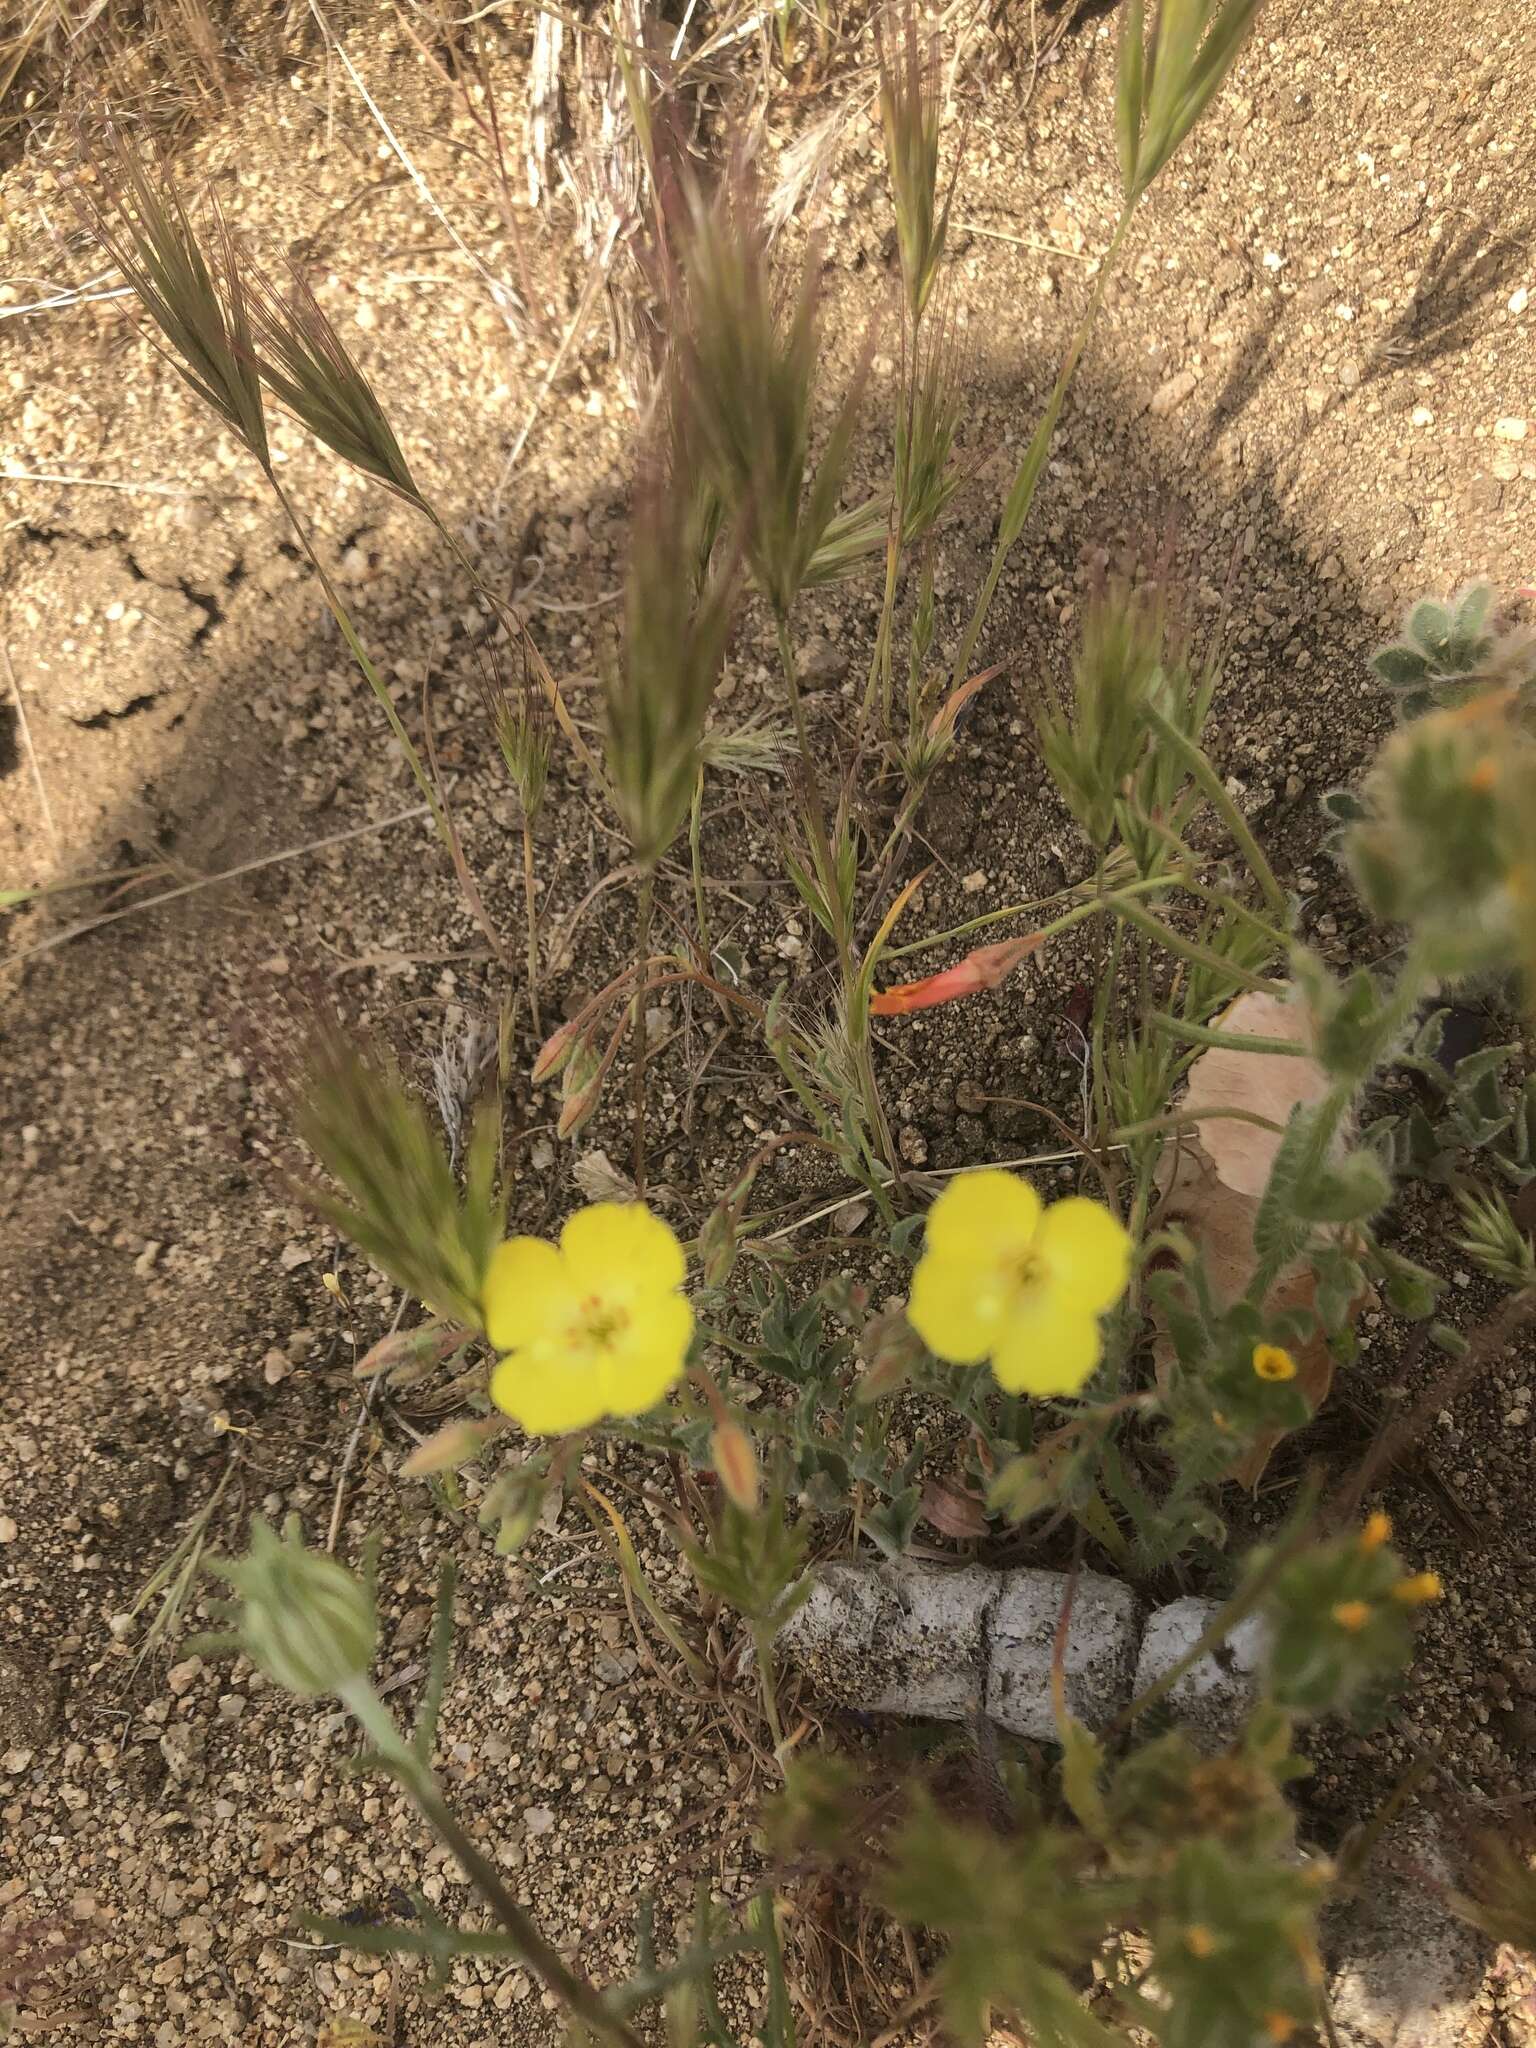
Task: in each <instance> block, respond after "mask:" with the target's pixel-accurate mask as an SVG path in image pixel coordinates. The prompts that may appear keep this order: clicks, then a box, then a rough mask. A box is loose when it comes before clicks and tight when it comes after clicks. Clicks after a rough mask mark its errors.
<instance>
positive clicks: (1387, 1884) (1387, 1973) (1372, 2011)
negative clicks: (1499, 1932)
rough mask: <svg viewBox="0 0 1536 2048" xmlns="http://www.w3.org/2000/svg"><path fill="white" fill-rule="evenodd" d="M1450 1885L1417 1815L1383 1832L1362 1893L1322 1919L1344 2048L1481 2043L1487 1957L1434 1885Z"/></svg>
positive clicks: (1439, 1851) (1433, 1836)
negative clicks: (1479, 2011) (1475, 2026)
mask: <svg viewBox="0 0 1536 2048" xmlns="http://www.w3.org/2000/svg"><path fill="white" fill-rule="evenodd" d="M1451 1882H1452V1872H1451V1869H1450V1867H1449V1865H1448V1863H1447V1861H1446V1858H1445V1853H1444V1850H1443V1848H1442V1847H1441V1844H1440V1840H1439V1837H1438V1833H1437V1831H1436V1830H1435V1829H1434V1828H1433V1825H1432V1824H1431V1823H1430V1822H1429V1821H1428V1820H1427V1819H1426V1818H1425V1817H1422V1816H1414V1817H1413V1818H1412V1819H1410V1820H1406V1821H1399V1822H1398V1823H1396V1825H1394V1826H1392V1827H1389V1828H1388V1829H1387V1830H1386V1832H1385V1833H1384V1834H1383V1836H1382V1839H1381V1841H1380V1842H1379V1843H1378V1844H1377V1847H1376V1849H1375V1852H1374V1853H1373V1855H1372V1857H1371V1861H1370V1866H1369V1869H1368V1870H1367V1872H1366V1881H1365V1883H1364V1884H1363V1885H1362V1886H1361V1888H1360V1890H1359V1892H1358V1893H1357V1894H1356V1896H1355V1897H1354V1898H1353V1899H1351V1900H1350V1901H1349V1902H1348V1904H1346V1905H1343V1906H1340V1907H1337V1908H1335V1909H1334V1911H1333V1912H1331V1913H1329V1914H1327V1915H1325V1918H1324V1948H1325V1951H1326V1952H1327V1953H1328V1955H1329V1956H1330V1957H1331V1958H1332V1959H1333V1961H1334V1963H1335V1969H1334V1975H1333V1978H1332V1981H1331V1983H1330V1986H1329V1993H1328V2002H1329V2007H1330V2009H1331V2011H1332V2015H1333V2023H1334V2027H1335V2029H1336V2030H1337V2033H1338V2038H1339V2041H1340V2043H1341V2048H1462V2043H1463V2042H1465V2041H1467V2040H1470V2039H1473V2038H1476V2037H1475V2036H1474V2034H1473V2032H1472V2023H1473V2020H1474V2018H1475V2013H1476V2007H1477V2004H1478V1995H1479V1993H1480V1991H1481V1989H1482V1983H1483V1976H1484V1970H1485V1966H1486V1962H1487V1951H1486V1949H1485V1946H1484V1944H1483V1943H1482V1942H1481V1941H1480V1940H1479V1938H1478V1936H1477V1935H1476V1934H1475V1933H1474V1932H1473V1930H1472V1929H1471V1928H1470V1927H1468V1926H1467V1925H1466V1924H1465V1922H1463V1921H1461V1920H1457V1919H1455V1918H1453V1917H1452V1915H1451V1914H1450V1913H1449V1912H1447V1911H1446V1909H1445V1907H1444V1906H1443V1905H1442V1904H1441V1902H1440V1900H1439V1899H1438V1898H1436V1897H1435V1895H1434V1892H1433V1891H1432V1890H1431V1889H1430V1887H1431V1886H1434V1885H1449V1884H1450V1883H1451Z"/></svg>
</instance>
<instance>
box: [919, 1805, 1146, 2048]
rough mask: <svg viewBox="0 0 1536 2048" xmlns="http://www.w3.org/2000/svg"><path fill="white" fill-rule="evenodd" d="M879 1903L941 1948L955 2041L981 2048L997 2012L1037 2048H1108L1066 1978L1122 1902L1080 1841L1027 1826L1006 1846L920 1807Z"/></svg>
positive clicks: (1108, 2039)
mask: <svg viewBox="0 0 1536 2048" xmlns="http://www.w3.org/2000/svg"><path fill="white" fill-rule="evenodd" d="M880 1893H881V1897H882V1899H883V1901H884V1903H885V1905H886V1906H887V1907H888V1909H889V1910H890V1911H891V1912H893V1913H895V1914H896V1915H897V1916H898V1917H899V1918H901V1919H903V1920H906V1921H912V1922H916V1923H917V1924H918V1925H920V1926H923V1927H927V1928H930V1929H931V1930H932V1931H933V1932H934V1933H937V1934H942V1935H943V1936H944V1937H945V1948H944V1954H943V1959H942V1961H941V1962H940V1964H939V1967H938V1975H937V1982H938V1989H939V1997H940V2002H941V2004H942V2007H943V2012H944V2017H945V2021H946V2023H947V2025H948V2027H949V2029H950V2031H951V2032H952V2033H953V2034H954V2036H955V2038H956V2039H957V2040H958V2041H960V2042H962V2043H980V2042H982V2041H984V2040H985V2038H986V2034H987V2028H988V2021H989V2014H990V2012H991V2010H992V2009H993V2008H994V2007H996V2008H998V2009H1000V2010H1002V2011H1006V2012H1016V2013H1020V2014H1027V2015H1028V2019H1029V2026H1030V2031H1031V2033H1032V2034H1033V2036H1034V2038H1035V2039H1036V2040H1037V2041H1038V2042H1040V2043H1041V2048H1046V2044H1049V2048H1111V2044H1112V2043H1113V2040H1114V2036H1113V2035H1112V2034H1111V2033H1110V2032H1109V2031H1108V2029H1107V2028H1106V2027H1104V2026H1103V2025H1102V2024H1101V2023H1100V2022H1099V2021H1098V2020H1096V2019H1094V2018H1093V2017H1092V2016H1091V2015H1090V2014H1089V2013H1088V2012H1087V2011H1086V2009H1085V2008H1084V2005H1083V2002H1082V2000H1081V1998H1080V1997H1079V1996H1078V1993H1077V1992H1076V1990H1074V1988H1073V1986H1072V1983H1071V1981H1070V1978H1069V1975H1068V1973H1069V1972H1070V1971H1071V1970H1073V1969H1074V1967H1076V1966H1079V1965H1080V1964H1081V1963H1082V1962H1083V1961H1084V1960H1085V1958H1086V1956H1087V1954H1088V1953H1089V1952H1090V1951H1091V1949H1092V1947H1093V1946H1094V1944H1095V1942H1096V1940H1097V1939H1098V1938H1099V1937H1100V1936H1101V1935H1102V1932H1103V1929H1104V1925H1105V1921H1106V1919H1107V1918H1109V1917H1110V1916H1111V1915H1112V1914H1113V1912H1114V1910H1115V1906H1116V1904H1117V1902H1118V1900H1119V1898H1120V1897H1121V1896H1123V1895H1122V1894H1121V1893H1119V1892H1118V1891H1117V1888H1116V1887H1115V1886H1114V1885H1113V1884H1112V1883H1111V1882H1108V1881H1106V1880H1104V1879H1102V1878H1099V1877H1096V1876H1095V1875H1094V1873H1093V1857H1092V1853H1091V1851H1090V1850H1089V1848H1088V1845H1087V1844H1086V1843H1085V1842H1084V1840H1083V1838H1082V1837H1081V1836H1075V1835H1073V1834H1071V1833H1069V1832H1068V1831H1067V1830H1065V1829H1061V1828H1054V1827H1050V1826H1047V1825H1045V1824H1043V1823H1041V1822H1039V1821H1028V1820H1026V1821H1025V1822H1023V1823H1022V1824H1021V1826H1020V1828H1019V1830H1018V1832H1017V1833H1015V1834H1013V1835H1011V1836H1008V1837H1004V1836H1001V1835H997V1834H993V1833H992V1832H990V1831H989V1830H987V1829H984V1828H980V1827H974V1826H963V1825H960V1824H958V1823H956V1822H954V1821H951V1820H948V1819H946V1818H945V1817H944V1815H942V1814H941V1813H940V1812H939V1811H938V1810H937V1809H936V1808H935V1806H934V1805H933V1804H932V1802H931V1801H930V1800H928V1799H926V1798H922V1797H919V1798H917V1799H916V1800H915V1801H914V1807H913V1811H912V1814H911V1816H910V1818H909V1819H908V1820H907V1822H906V1824H905V1825H904V1827H903V1828H902V1830H901V1832H900V1833H899V1834H898V1836H897V1837H896V1839H895V1841H894V1843H893V1844H892V1846H891V1852H890V1862H889V1867H888V1869H887V1871H886V1874H885V1877H884V1879H883V1881H882V1883H881V1885H880Z"/></svg>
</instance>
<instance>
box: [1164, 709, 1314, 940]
mask: <svg viewBox="0 0 1536 2048" xmlns="http://www.w3.org/2000/svg"><path fill="white" fill-rule="evenodd" d="M1147 718H1148V720H1149V722H1150V724H1151V726H1152V730H1153V731H1154V732H1155V733H1156V734H1157V736H1158V738H1159V739H1160V740H1161V741H1162V742H1163V744H1164V745H1165V746H1168V747H1172V749H1173V751H1174V752H1175V753H1176V754H1177V755H1178V757H1179V759H1180V760H1181V761H1182V762H1183V763H1184V765H1185V767H1186V768H1187V769H1188V770H1189V772H1190V774H1191V775H1192V776H1193V777H1194V779H1195V781H1196V782H1197V783H1199V785H1200V787H1201V789H1202V790H1203V791H1204V792H1205V794H1206V796H1207V797H1209V799H1210V800H1211V802H1212V803H1213V804H1214V805H1215V806H1216V809H1217V811H1218V812H1219V813H1220V815H1221V819H1222V822H1223V824H1225V826H1226V828H1227V830H1228V831H1229V832H1230V833H1231V834H1232V838H1233V840H1234V842H1235V843H1236V846H1237V849H1238V851H1239V852H1240V853H1241V854H1242V856H1243V859H1244V860H1245V861H1246V862H1247V863H1248V870H1249V873H1250V874H1251V875H1252V876H1253V879H1254V880H1255V881H1256V882H1257V883H1258V885H1259V888H1260V889H1261V890H1262V892H1263V896H1264V901H1265V902H1266V903H1267V904H1268V905H1269V909H1270V915H1271V916H1272V917H1275V918H1277V919H1278V920H1279V921H1280V922H1281V923H1282V924H1283V923H1284V922H1285V920H1286V917H1287V914H1288V906H1287V904H1286V900H1285V891H1284V890H1283V889H1282V888H1281V886H1280V884H1279V882H1278V881H1277V880H1276V879H1275V871H1274V869H1273V868H1272V867H1271V866H1270V864H1269V862H1268V861H1267V860H1266V859H1265V858H1264V853H1263V850H1262V848H1261V847H1260V845H1259V842H1258V840H1257V839H1255V838H1254V836H1253V833H1252V831H1251V829H1250V828H1249V824H1248V820H1247V819H1246V818H1245V817H1244V816H1243V814H1242V812H1241V811H1240V810H1239V809H1238V807H1237V805H1236V804H1235V803H1234V802H1233V801H1232V798H1231V797H1230V796H1229V795H1228V793H1227V790H1226V786H1225V784H1224V783H1223V782H1222V780H1221V777H1220V776H1219V775H1218V774H1217V773H1216V770H1215V769H1214V768H1213V767H1212V766H1211V762H1210V757H1209V755H1208V754H1207V753H1206V752H1205V749H1204V748H1203V747H1197V746H1196V745H1195V743H1194V741H1193V740H1191V739H1187V738H1186V737H1185V735H1184V734H1183V733H1181V732H1180V731H1179V729H1178V727H1177V726H1176V725H1175V724H1174V723H1173V722H1172V720H1171V719H1168V718H1165V717H1164V716H1163V714H1162V713H1161V712H1160V711H1158V710H1157V709H1156V708H1155V707H1154V706H1151V705H1149V706H1148V707H1147Z"/></svg>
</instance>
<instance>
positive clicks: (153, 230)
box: [95, 133, 271, 471]
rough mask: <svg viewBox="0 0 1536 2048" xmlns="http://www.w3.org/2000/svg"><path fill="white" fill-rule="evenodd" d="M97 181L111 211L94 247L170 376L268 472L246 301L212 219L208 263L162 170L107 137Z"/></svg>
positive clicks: (100, 222)
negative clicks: (124, 287)
mask: <svg viewBox="0 0 1536 2048" xmlns="http://www.w3.org/2000/svg"><path fill="white" fill-rule="evenodd" d="M98 175H99V177H100V180H101V184H102V188H103V189H104V190H106V191H108V192H111V193H113V194H114V195H115V199H116V210H115V213H111V214H109V213H106V212H100V211H98V212H97V214H96V216H95V225H96V233H97V236H98V238H99V239H100V241H101V243H102V245H103V246H104V247H105V248H106V250H107V251H108V253H109V254H110V255H111V257H112V259H113V261H114V262H115V263H116V264H117V266H118V268H119V269H120V270H121V271H122V273H123V275H124V277H125V278H126V279H127V280H128V282H129V284H130V285H131V286H132V287H133V290H134V293H135V294H136V296H137V298H138V301H139V304H140V306H142V308H143V309H144V311H145V313H147V314H148V316H149V318H150V319H151V320H152V321H153V322H154V324H155V326H156V327H157V328H158V330H159V332H160V335H161V337H162V339H163V343H164V348H165V353H166V355H167V356H168V358H169V360H170V362H171V363H172V364H173V365H174V367H175V368H176V370H177V371H178V373H179V374H180V375H181V376H182V377H183V378H185V380H186V382H187V383H188V384H189V385H190V386H191V388H192V390H193V391H194V392H195V393H196V394H197V396H198V397H199V398H200V399H202V400H203V402H204V403H205V404H206V405H209V406H211V407H212V408H213V410H214V411H215V412H216V413H217V414H218V415H219V417H220V419H222V420H223V421H224V423H225V425H226V426H227V427H228V428H229V429H230V431H231V432H232V433H233V434H234V435H235V436H236V438H237V439H238V440H240V441H241V442H242V443H243V444H244V445H245V447H246V448H248V449H249V450H250V452H251V454H252V455H253V456H254V457H255V458H256V460H257V461H258V462H259V463H260V464H261V466H262V468H263V469H265V470H268V471H270V468H271V456H270V453H269V451H268V448H267V423H266V411H265V408H264V406H263V404H262V396H261V376H260V373H259V369H258V360H257V352H256V345H255V336H254V331H253V327H252V317H251V313H252V308H251V299H250V294H249V291H248V289H247V286H246V282H245V279H244V276H243V273H242V270H241V266H240V263H239V262H238V260H237V258H236V253H235V248H234V243H233V241H232V240H231V238H230V235H229V232H228V230H227V229H226V228H225V226H224V223H223V220H222V218H221V217H220V216H219V215H218V213H217V212H216V211H215V212H214V213H213V216H212V231H213V240H214V245H215V249H216V251H217V254H216V257H215V258H214V259H213V260H210V259H209V257H208V256H207V255H206V254H205V253H204V250H203V248H202V245H201V243H200V242H199V239H198V236H197V233H196V231H195V230H194V228H193V226H192V221H191V218H190V216H189V215H188V213H187V210H186V206H185V203H184V202H183V200H182V197H181V194H180V193H179V192H178V191H177V189H176V187H175V185H174V184H173V183H172V181H171V178H170V176H169V174H168V172H167V171H166V170H165V169H164V167H163V166H162V167H159V168H158V170H157V173H156V174H155V175H151V173H150V172H149V171H147V170H146V169H145V167H144V164H143V162H142V161H141V159H140V158H139V157H138V156H137V155H136V154H135V152H134V151H133V149H132V148H130V146H129V145H128V143H127V142H126V140H125V139H124V138H123V137H121V136H119V135H117V134H115V133H114V135H113V137H112V144H111V149H110V151H109V152H108V154H107V157H106V160H105V161H104V162H103V163H102V165H101V166H100V170H99V173H98ZM210 206H211V202H210Z"/></svg>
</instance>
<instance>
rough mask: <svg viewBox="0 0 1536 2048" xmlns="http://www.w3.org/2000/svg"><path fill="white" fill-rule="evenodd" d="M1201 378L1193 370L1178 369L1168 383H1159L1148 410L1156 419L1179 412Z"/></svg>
mask: <svg viewBox="0 0 1536 2048" xmlns="http://www.w3.org/2000/svg"><path fill="white" fill-rule="evenodd" d="M1198 382H1199V379H1198V378H1197V377H1196V376H1195V373H1194V371H1193V370H1176V371H1175V372H1174V374H1173V375H1172V376H1171V377H1170V378H1169V379H1168V380H1167V382H1166V383H1163V384H1159V385H1158V387H1157V389H1156V390H1155V391H1154V392H1153V394H1152V396H1151V398H1150V399H1149V400H1148V403H1147V411H1148V412H1150V413H1151V414H1152V415H1153V417H1154V418H1155V419H1164V418H1166V417H1167V415H1168V414H1169V413H1171V412H1177V411H1178V409H1179V407H1180V406H1181V405H1182V404H1183V403H1184V401H1185V399H1186V398H1188V397H1189V395H1190V393H1191V392H1192V391H1193V390H1194V388H1195V385H1196V384H1197V383H1198Z"/></svg>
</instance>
